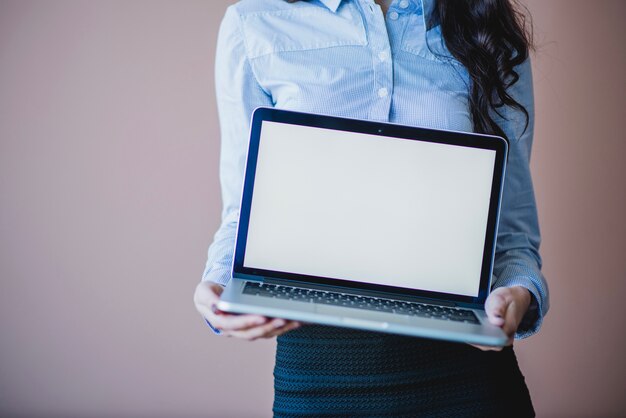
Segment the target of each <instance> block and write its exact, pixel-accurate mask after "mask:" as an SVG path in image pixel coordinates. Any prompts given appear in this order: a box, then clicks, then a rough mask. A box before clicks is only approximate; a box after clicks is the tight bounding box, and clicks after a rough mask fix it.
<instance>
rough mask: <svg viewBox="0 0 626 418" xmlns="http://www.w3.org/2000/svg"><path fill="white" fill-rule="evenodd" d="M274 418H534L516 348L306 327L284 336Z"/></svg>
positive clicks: (278, 362) (276, 371)
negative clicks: (488, 347)
mask: <svg viewBox="0 0 626 418" xmlns="http://www.w3.org/2000/svg"><path fill="white" fill-rule="evenodd" d="M274 389H275V398H274V416H276V417H336V416H339V417H346V416H368V417H481V418H482V417H533V416H535V414H534V411H533V407H532V403H531V400H530V395H529V393H528V389H527V387H526V384H525V382H524V376H523V375H522V373H521V372H520V370H519V367H518V365H517V359H516V358H515V353H514V352H513V349H512V348H511V347H507V348H505V349H504V350H503V351H500V352H495V351H488V352H484V351H481V350H478V349H476V348H474V347H471V346H469V345H467V344H457V343H447V342H440V341H434V340H427V339H422V338H412V337H403V336H398V335H391V334H383V333H375V332H368V331H358V330H351V329H344V328H334V327H325V326H319V325H306V326H303V327H302V328H300V329H297V330H294V331H291V332H288V333H287V334H285V335H282V336H280V337H278V346H277V350H276V366H275V368H274Z"/></svg>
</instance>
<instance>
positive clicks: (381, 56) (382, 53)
mask: <svg viewBox="0 0 626 418" xmlns="http://www.w3.org/2000/svg"><path fill="white" fill-rule="evenodd" d="M378 58H379V59H380V60H381V61H384V60H386V59H387V51H380V52H379V53H378Z"/></svg>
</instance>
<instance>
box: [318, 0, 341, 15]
mask: <svg viewBox="0 0 626 418" xmlns="http://www.w3.org/2000/svg"><path fill="white" fill-rule="evenodd" d="M342 1H343V0H320V2H321V3H322V4H323V5H324V6H326V7H327V8H328V9H330V11H331V12H333V13H336V12H337V9H338V8H339V5H340V4H341V2H342Z"/></svg>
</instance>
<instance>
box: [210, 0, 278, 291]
mask: <svg viewBox="0 0 626 418" xmlns="http://www.w3.org/2000/svg"><path fill="white" fill-rule="evenodd" d="M215 91H216V97H217V109H218V114H219V120H220V133H221V154H220V183H221V188H222V203H223V209H222V221H221V225H220V227H219V229H218V230H217V232H216V233H215V236H214V239H213V243H212V244H211V245H210V246H209V250H208V257H207V262H206V267H205V269H204V274H203V275H202V280H203V281H212V282H216V283H219V284H221V285H223V286H224V285H226V284H227V283H228V282H229V281H230V278H231V275H232V272H231V269H232V263H233V252H234V247H235V234H236V230H237V221H238V219H239V205H240V200H241V190H242V186H243V176H244V169H245V160H246V154H247V149H248V141H249V130H250V117H251V115H252V111H253V110H254V109H255V108H257V107H259V106H272V100H271V97H270V96H269V95H268V94H267V93H266V92H265V91H264V90H263V89H262V88H261V86H260V85H259V83H258V82H257V79H256V78H255V76H254V74H253V71H252V67H251V66H250V62H249V61H248V58H247V54H246V47H245V42H244V37H243V33H242V29H241V18H240V16H239V14H238V11H237V9H236V6H230V7H229V8H228V9H227V11H226V15H225V16H224V19H223V20H222V24H221V26H220V30H219V35H218V40H217V50H216V58H215Z"/></svg>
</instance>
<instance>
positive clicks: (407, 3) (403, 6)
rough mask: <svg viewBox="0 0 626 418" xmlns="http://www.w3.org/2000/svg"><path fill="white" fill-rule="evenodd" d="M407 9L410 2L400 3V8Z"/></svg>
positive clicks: (403, 1)
mask: <svg viewBox="0 0 626 418" xmlns="http://www.w3.org/2000/svg"><path fill="white" fill-rule="evenodd" d="M407 7H409V1H408V0H402V1H401V2H400V8H401V9H406V8H407Z"/></svg>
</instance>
